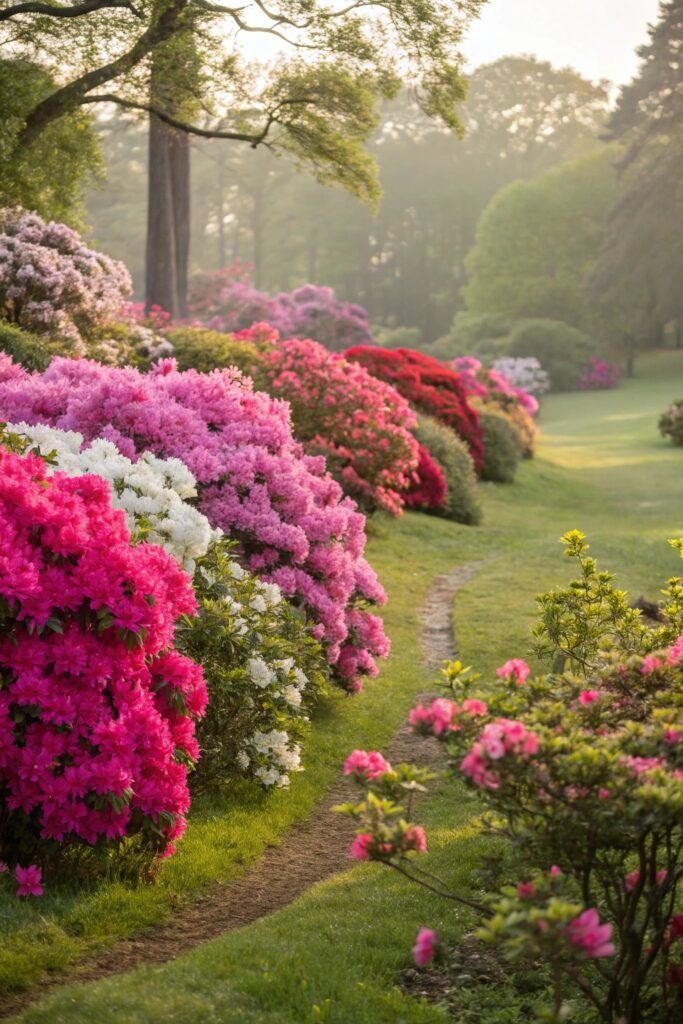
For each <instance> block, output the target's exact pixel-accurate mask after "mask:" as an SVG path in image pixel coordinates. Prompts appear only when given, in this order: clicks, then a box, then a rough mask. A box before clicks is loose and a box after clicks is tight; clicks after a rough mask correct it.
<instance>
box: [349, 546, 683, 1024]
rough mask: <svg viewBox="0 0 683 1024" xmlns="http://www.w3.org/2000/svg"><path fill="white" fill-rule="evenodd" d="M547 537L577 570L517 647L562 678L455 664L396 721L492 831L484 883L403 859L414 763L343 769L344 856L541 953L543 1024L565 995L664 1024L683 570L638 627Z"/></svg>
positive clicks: (605, 1015) (681, 868)
mask: <svg viewBox="0 0 683 1024" xmlns="http://www.w3.org/2000/svg"><path fill="white" fill-rule="evenodd" d="M564 540H565V543H566V546H567V552H568V554H570V555H571V556H573V557H574V558H576V559H577V561H578V563H579V568H580V578H579V579H578V580H577V581H574V582H573V583H571V584H570V585H569V586H568V587H567V588H566V589H564V590H558V591H554V592H553V593H551V594H547V595H545V596H544V597H543V598H541V599H540V606H541V622H540V624H539V626H538V628H537V629H536V630H535V632H534V637H535V648H534V651H535V653H536V655H537V656H542V657H545V658H547V659H548V660H549V662H550V664H555V665H557V664H558V663H559V661H560V660H564V661H565V662H566V671H561V672H558V671H557V670H555V671H553V672H550V673H548V674H544V675H540V676H536V677H532V675H531V672H530V670H529V666H528V665H527V663H526V662H525V661H523V660H522V659H519V658H512V659H510V660H509V661H508V662H506V664H505V665H503V666H502V667H501V668H500V669H499V670H498V672H497V676H496V681H495V682H494V683H493V684H492V685H491V684H489V686H488V687H487V688H486V689H485V690H484V689H481V688H479V687H478V679H479V677H478V676H477V675H474V674H472V672H471V670H470V669H465V668H463V667H462V665H460V663H457V662H456V663H454V664H452V665H450V666H449V667H448V668H447V670H446V671H445V673H444V675H445V684H446V691H447V695H446V696H444V697H441V698H438V699H436V700H435V701H433V702H432V704H431V705H430V706H429V707H427V706H424V705H420V706H418V707H417V708H414V709H413V711H412V712H411V713H410V718H409V721H410V724H411V727H412V728H413V730H414V731H416V732H417V733H420V734H423V735H430V736H436V737H437V738H438V739H439V740H440V741H441V742H442V743H443V744H444V745H445V748H446V750H447V753H448V756H449V762H450V767H451V769H453V770H455V771H456V772H457V773H458V774H459V776H460V778H461V779H462V780H463V781H464V783H465V784H466V785H468V786H470V787H471V788H472V789H473V790H475V791H476V793H477V794H478V798H479V800H480V801H481V802H482V803H483V806H484V811H485V820H488V821H489V822H490V824H491V825H492V826H493V828H494V830H495V832H496V833H497V834H498V836H499V837H500V839H501V841H505V840H507V841H508V843H509V850H508V853H507V855H506V854H504V853H503V852H502V851H501V855H500V856H499V858H498V860H499V867H498V886H497V888H498V891H497V892H496V891H494V892H491V893H490V894H488V895H486V896H485V897H484V898H483V899H479V900H477V899H472V898H470V897H468V896H465V895H463V894H461V893H458V892H454V891H453V890H452V888H451V887H450V886H449V883H448V880H447V879H438V878H437V877H436V876H435V875H434V873H433V871H432V872H425V871H424V869H422V868H421V867H418V866H416V865H414V861H413V858H414V856H415V854H416V853H417V852H418V851H419V850H421V849H422V846H423V844H422V843H420V844H416V843H412V844H411V843H408V842H407V841H406V837H407V836H408V835H414V830H415V829H417V828H419V825H416V824H414V823H413V822H411V821H410V820H409V811H408V812H406V791H409V789H410V782H411V781H412V782H413V784H414V785H415V784H417V785H421V784H423V783H424V780H425V774H424V771H423V770H420V769H416V768H411V767H410V766H407V765H399V766H397V767H395V768H391V766H387V769H386V770H384V771H381V772H378V773H372V775H370V774H368V773H355V774H354V777H355V778H356V780H357V781H358V782H359V783H360V784H362V785H363V786H364V787H365V788H366V789H369V791H370V792H369V795H368V797H367V798H366V799H365V800H364V801H363V802H362V803H359V804H349V805H345V807H344V808H342V810H343V811H344V812H345V813H347V814H350V815H351V816H352V817H354V818H355V819H356V821H357V824H358V832H359V836H360V837H362V838H361V840H360V843H359V844H358V846H357V847H356V848H355V849H356V850H357V852H356V855H358V854H359V853H362V855H363V858H364V859H370V860H378V861H381V862H382V863H384V864H387V865H389V866H390V867H394V868H396V869H398V870H400V871H401V873H402V874H404V875H408V876H409V877H412V878H413V879H414V880H415V881H417V882H423V883H424V882H425V879H427V880H428V883H429V886H430V888H432V890H433V888H434V886H436V887H437V888H438V889H439V890H440V891H441V892H443V893H444V894H447V895H448V896H449V897H450V899H451V900H454V901H455V902H456V903H459V904H461V905H462V906H464V907H466V908H468V909H469V910H470V911H473V912H475V913H476V914H477V915H478V917H479V921H480V924H479V927H478V930H477V932H476V934H477V935H478V936H479V938H480V939H481V940H482V941H484V942H487V943H490V944H495V945H498V946H501V947H502V950H503V953H504V955H505V956H506V957H507V958H508V959H511V960H519V959H524V960H526V961H527V963H528V964H530V965H531V964H534V965H535V964H537V963H538V961H539V960H544V961H545V962H546V963H547V964H548V966H549V971H548V977H549V979H550V982H549V984H550V992H549V1005H548V1006H547V1007H543V1009H542V1011H540V1010H539V1012H541V1018H539V1019H543V1020H548V1021H553V1022H556V1024H559V1022H560V1021H563V1020H565V1019H566V1018H567V1014H568V1012H569V1007H570V1006H571V1005H572V1004H576V1002H577V1000H578V999H581V1000H583V1002H584V1003H587V1004H588V1006H587V1007H584V1006H582V1009H586V1010H587V1011H590V1013H592V1015H593V1016H591V1017H590V1019H591V1020H592V1019H595V1020H602V1021H605V1022H608V1024H619V1022H622V1021H628V1022H633V1024H635V1022H637V1021H640V1020H650V1019H653V1020H662V1021H665V1020H667V1021H668V1020H670V1021H673V1020H676V1019H678V1018H677V1012H678V1009H680V1006H681V995H682V994H683V991H682V989H681V985H682V983H683V956H682V949H681V947H682V945H683V943H682V942H681V940H683V862H682V861H681V855H682V853H683V818H682V817H681V813H680V808H681V806H683V710H682V709H683V581H681V580H679V579H673V580H671V581H669V586H668V589H667V590H666V591H665V595H666V602H665V605H664V610H665V618H664V621H663V624H662V625H659V626H657V627H650V626H648V625H646V624H645V623H644V622H643V621H641V619H640V617H639V615H638V613H637V612H635V611H633V609H631V608H630V607H629V605H628V601H627V598H626V595H625V594H624V593H623V592H622V591H619V590H615V589H614V587H613V584H612V577H611V576H610V575H609V574H608V573H601V572H599V571H598V569H597V566H596V564H595V561H594V560H593V559H591V558H589V557H588V556H587V554H586V550H587V545H586V544H585V539H584V538H583V536H582V535H581V534H580V533H578V531H573V532H571V533H570V534H568V535H567V536H566V537H565V538H564ZM675 546H676V547H678V548H679V550H680V551H681V553H682V554H683V541H680V542H676V544H675ZM380 757H381V755H380V754H379V753H378V752H372V753H371V754H368V755H367V758H368V761H369V760H370V758H373V759H378V758H380ZM378 764H379V762H378ZM424 845H426V842H425V844H424ZM492 877H493V876H492ZM422 945H423V944H422V943H421V944H420V949H419V950H418V956H419V955H421V953H420V951H421V949H422ZM429 946H430V942H428V941H427V940H425V942H424V947H425V949H424V962H428V961H429V959H430V958H429V955H428V954H429ZM418 962H419V960H418ZM570 1000H571V1002H570ZM655 1009H656V1012H657V1014H659V1013H660V1011H661V1014H662V1015H661V1016H658V1015H655V1016H652V1017H651V1012H652V1011H654V1010H655Z"/></svg>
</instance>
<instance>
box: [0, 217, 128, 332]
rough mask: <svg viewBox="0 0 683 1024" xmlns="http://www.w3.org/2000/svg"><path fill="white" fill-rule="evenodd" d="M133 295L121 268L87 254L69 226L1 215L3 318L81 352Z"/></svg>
mask: <svg viewBox="0 0 683 1024" xmlns="http://www.w3.org/2000/svg"><path fill="white" fill-rule="evenodd" d="M131 291H132V285H131V280H130V275H129V274H128V271H127V270H126V268H125V267H124V265H123V264H122V263H119V262H117V261H116V260H113V259H110V257H108V256H105V255H103V254H102V253H99V252H95V251H94V250H93V249H89V248H88V247H87V246H86V245H85V244H84V242H83V240H82V239H81V238H80V236H79V235H78V234H77V233H76V232H75V231H72V229H71V228H68V227H67V226H66V225H65V224H58V223H56V222H55V221H50V222H49V223H46V222H45V221H44V220H42V218H41V217H39V216H38V215H37V214H35V213H26V212H25V211H23V210H9V209H3V210H0V318H1V319H3V320H8V321H9V322H10V323H13V324H17V325H18V326H19V327H23V328H25V329H26V330H28V331H34V332H35V333H36V334H50V335H53V336H56V337H60V338H63V339H65V340H66V341H69V342H70V343H71V344H72V345H73V346H74V348H75V350H76V351H77V352H78V351H81V352H82V351H83V339H84V335H87V334H88V332H90V331H92V330H93V329H95V328H96V327H98V326H100V325H101V324H103V323H105V322H106V321H108V320H113V319H114V318H115V317H116V316H117V315H118V314H119V313H120V311H121V306H122V304H123V302H124V300H125V298H126V297H127V296H128V295H129V294H130V292H131Z"/></svg>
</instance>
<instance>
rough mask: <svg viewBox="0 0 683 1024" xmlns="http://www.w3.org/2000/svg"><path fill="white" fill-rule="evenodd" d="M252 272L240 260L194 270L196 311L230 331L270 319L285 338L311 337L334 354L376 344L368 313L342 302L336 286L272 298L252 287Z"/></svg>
mask: <svg viewBox="0 0 683 1024" xmlns="http://www.w3.org/2000/svg"><path fill="white" fill-rule="evenodd" d="M248 270H249V268H248V267H246V266H242V265H241V264H236V265H235V266H234V267H226V268H223V269H222V270H216V271H212V272H208V273H200V274H195V275H194V277H193V278H192V281H191V282H190V302H189V307H190V311H191V313H192V315H193V316H194V317H196V318H197V319H198V320H200V321H202V322H203V323H205V324H206V325H207V326H208V327H211V328H212V329H213V330H217V331H227V332H229V333H234V332H236V331H241V330H245V329H247V328H249V327H251V325H252V324H253V323H257V322H267V323H269V324H271V325H272V326H273V327H274V328H276V330H278V331H279V333H280V334H281V335H282V337H285V338H312V339H313V340H314V341H318V342H320V344H322V345H324V346H325V347H326V348H328V349H331V350H332V351H335V352H340V351H343V350H344V349H346V348H348V347H349V346H350V345H368V344H371V343H372V331H371V329H370V323H369V320H368V314H367V311H366V310H365V309H363V307H362V306H358V305H356V304H354V303H352V302H343V301H341V300H340V299H338V298H337V297H336V296H335V294H334V290H333V289H332V288H328V287H325V286H322V285H315V284H304V285H301V287H299V288H295V289H294V291H291V292H280V293H279V294H278V295H276V296H274V297H270V296H268V295H267V294H266V293H265V292H262V291H259V290H258V289H257V288H255V287H254V286H253V284H252V283H251V281H250V280H249V277H248Z"/></svg>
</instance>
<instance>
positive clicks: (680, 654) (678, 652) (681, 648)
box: [668, 636, 683, 667]
mask: <svg viewBox="0 0 683 1024" xmlns="http://www.w3.org/2000/svg"><path fill="white" fill-rule="evenodd" d="M681 658H683V636H679V638H678V640H677V641H676V643H675V644H674V645H673V647H670V648H669V658H668V661H669V665H671V666H672V667H673V666H674V665H677V664H678V663H679V661H680V660H681Z"/></svg>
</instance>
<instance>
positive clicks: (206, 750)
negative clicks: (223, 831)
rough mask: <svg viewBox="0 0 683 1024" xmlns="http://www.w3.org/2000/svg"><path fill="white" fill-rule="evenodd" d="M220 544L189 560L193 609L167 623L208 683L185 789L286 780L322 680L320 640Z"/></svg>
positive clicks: (296, 766)
mask: <svg viewBox="0 0 683 1024" xmlns="http://www.w3.org/2000/svg"><path fill="white" fill-rule="evenodd" d="M230 547H231V545H230V544H228V543H227V542H226V541H221V542H220V543H218V544H214V545H212V546H211V548H210V549H209V552H208V553H207V555H206V556H205V557H204V558H202V559H200V560H199V562H198V564H197V570H196V572H195V576H194V588H195V594H196V596H197V601H198V604H199V611H198V613H197V615H196V616H195V617H193V618H187V619H186V620H185V622H184V624H183V625H182V626H181V627H180V628H179V630H178V631H177V641H178V646H179V648H180V649H181V650H183V651H184V653H186V654H188V655H189V656H190V657H191V658H192V659H194V660H196V661H198V662H200V663H201V665H202V668H203V670H204V678H205V679H206V683H207V687H208V691H209V704H208V707H207V710H206V713H205V715H204V718H203V719H202V721H201V727H199V726H198V728H197V738H198V740H199V745H200V750H201V757H200V759H199V761H198V762H197V765H196V769H195V771H194V773H193V775H192V776H191V777H190V782H191V786H192V789H193V790H194V791H195V792H201V791H202V790H206V789H215V788H219V787H221V786H224V785H225V784H226V783H229V782H234V781H235V779H236V778H238V777H239V776H247V777H249V778H254V779H256V780H257V781H260V782H262V783H263V784H264V785H283V784H287V782H288V781H289V778H288V775H287V772H288V771H298V770H299V748H300V742H301V740H302V739H303V738H304V736H305V734H306V732H307V725H308V716H309V713H310V710H311V708H312V707H313V706H314V705H315V702H316V700H317V698H318V697H319V696H320V693H321V692H322V690H323V688H324V683H325V679H326V670H325V665H326V663H325V659H324V657H323V654H322V648H321V646H320V644H319V643H318V642H317V641H316V640H314V639H313V637H312V636H311V634H310V631H309V630H308V629H307V627H306V625H305V623H304V622H303V620H302V619H301V618H300V617H299V615H297V613H296V612H295V611H294V609H293V608H292V607H291V606H290V605H289V604H288V603H287V602H286V601H284V600H281V599H280V596H279V592H278V591H277V588H276V587H272V586H269V585H267V584H263V583H261V582H260V581H259V580H258V579H256V577H254V576H251V575H249V574H248V573H245V572H244V571H243V570H242V569H240V566H239V565H238V564H237V563H236V562H235V561H233V560H232V559H231V558H230ZM273 731H275V732H276V733H278V734H280V736H279V738H277V739H278V742H275V739H274V738H273ZM267 737H271V741H267V739H266V738H267ZM283 737H284V738H283ZM283 780H284V781H283Z"/></svg>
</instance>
